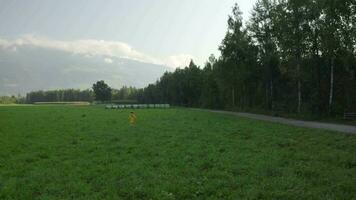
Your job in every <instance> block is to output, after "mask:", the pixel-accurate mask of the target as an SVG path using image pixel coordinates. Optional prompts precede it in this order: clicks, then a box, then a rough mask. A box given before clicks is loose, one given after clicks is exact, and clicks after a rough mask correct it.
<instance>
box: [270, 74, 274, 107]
mask: <svg viewBox="0 0 356 200" xmlns="http://www.w3.org/2000/svg"><path fill="white" fill-rule="evenodd" d="M270 95H271V109H272V110H273V107H274V106H273V81H272V79H271V81H270Z"/></svg>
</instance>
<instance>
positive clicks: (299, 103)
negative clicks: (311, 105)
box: [297, 59, 302, 113]
mask: <svg viewBox="0 0 356 200" xmlns="http://www.w3.org/2000/svg"><path fill="white" fill-rule="evenodd" d="M297 62H298V64H297V74H298V113H300V111H301V106H302V91H301V89H302V84H301V81H300V63H299V59H298V61H297Z"/></svg>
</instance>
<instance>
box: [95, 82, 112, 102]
mask: <svg viewBox="0 0 356 200" xmlns="http://www.w3.org/2000/svg"><path fill="white" fill-rule="evenodd" d="M93 91H94V95H95V100H97V101H110V100H111V88H110V87H109V85H107V84H106V83H105V82H104V81H98V82H96V83H94V84H93Z"/></svg>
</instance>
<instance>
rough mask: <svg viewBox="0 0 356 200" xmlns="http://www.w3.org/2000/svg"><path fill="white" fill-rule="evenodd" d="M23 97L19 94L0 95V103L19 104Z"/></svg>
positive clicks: (22, 101) (23, 100)
mask: <svg viewBox="0 0 356 200" xmlns="http://www.w3.org/2000/svg"><path fill="white" fill-rule="evenodd" d="M24 102H25V99H24V98H23V97H22V96H21V95H18V96H14V95H12V96H0V104H20V103H24Z"/></svg>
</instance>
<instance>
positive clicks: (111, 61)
mask: <svg viewBox="0 0 356 200" xmlns="http://www.w3.org/2000/svg"><path fill="white" fill-rule="evenodd" d="M104 62H106V63H108V64H111V63H113V60H112V59H111V58H105V59H104Z"/></svg>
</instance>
